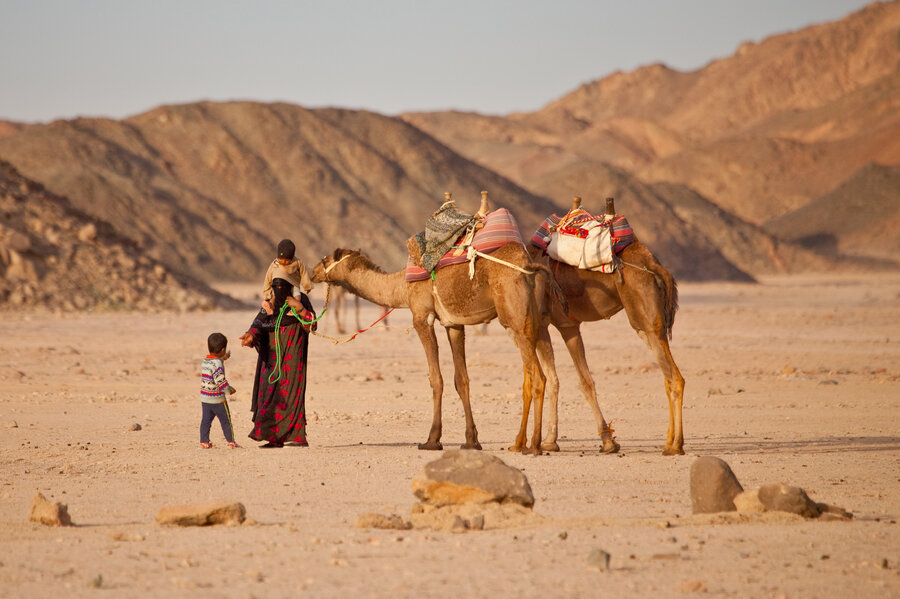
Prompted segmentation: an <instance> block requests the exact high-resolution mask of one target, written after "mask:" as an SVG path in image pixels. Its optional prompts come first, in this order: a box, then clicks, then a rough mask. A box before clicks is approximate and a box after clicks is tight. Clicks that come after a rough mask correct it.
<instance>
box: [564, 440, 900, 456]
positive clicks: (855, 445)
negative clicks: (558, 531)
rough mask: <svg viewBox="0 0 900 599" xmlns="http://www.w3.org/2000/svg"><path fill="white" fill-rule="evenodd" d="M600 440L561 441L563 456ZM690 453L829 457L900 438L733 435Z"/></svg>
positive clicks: (641, 447) (645, 448) (641, 444)
mask: <svg viewBox="0 0 900 599" xmlns="http://www.w3.org/2000/svg"><path fill="white" fill-rule="evenodd" d="M619 442H620V443H621V444H622V449H621V453H641V454H642V453H648V454H657V453H659V452H660V451H661V450H662V445H661V444H660V443H659V440H658V439H655V438H652V439H651V438H645V439H628V438H624V439H623V438H619ZM599 444H600V440H599V439H597V438H583V439H560V440H559V447H560V451H559V453H560V454H580V453H585V452H587V451H591V452H593V451H596V450H598V448H599ZM686 450H687V453H689V454H698V453H701V454H756V455H758V454H775V453H783V452H792V453H802V454H828V453H848V452H874V451H898V450H900V437H892V436H872V437H836V436H835V437H821V438H818V439H800V440H796V441H782V440H778V439H765V438H763V439H760V438H758V437H746V436H743V435H740V436H739V435H730V436H726V437H717V438H715V439H691V440H690V443H689V444H688V445H687V446H686Z"/></svg>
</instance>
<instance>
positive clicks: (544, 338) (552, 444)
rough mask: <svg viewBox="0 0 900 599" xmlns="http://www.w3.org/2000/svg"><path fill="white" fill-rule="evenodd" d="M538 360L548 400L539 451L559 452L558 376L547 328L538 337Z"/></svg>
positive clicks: (523, 425)
mask: <svg viewBox="0 0 900 599" xmlns="http://www.w3.org/2000/svg"><path fill="white" fill-rule="evenodd" d="M535 349H536V350H537V356H538V360H539V361H540V364H541V370H543V371H544V376H546V377H547V386H546V396H547V397H548V398H549V400H550V401H549V407H550V415H549V417H548V419H547V420H548V423H547V424H548V426H547V439H546V440H544V442H543V443H541V449H542V450H544V451H559V445H558V444H557V442H556V438H557V421H558V418H557V407H558V405H557V404H558V403H559V376H558V375H557V372H556V359H555V357H554V355H553V344H552V343H551V341H550V332H549V330H547V327H543V330H542V331H541V333H540V335H539V336H538V341H537V345H536V346H535ZM527 424H528V423H527V419H526V421H525V422H523V423H522V429H521V431H520V433H521V434H523V435H524V432H525V427H526V426H527Z"/></svg>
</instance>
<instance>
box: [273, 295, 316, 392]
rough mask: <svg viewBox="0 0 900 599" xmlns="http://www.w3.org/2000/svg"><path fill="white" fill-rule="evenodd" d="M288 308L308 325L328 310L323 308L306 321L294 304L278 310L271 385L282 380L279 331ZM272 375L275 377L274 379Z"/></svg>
mask: <svg viewBox="0 0 900 599" xmlns="http://www.w3.org/2000/svg"><path fill="white" fill-rule="evenodd" d="M288 308H290V309H291V313H292V314H293V315H294V318H296V319H297V320H298V321H300V322H301V323H302V324H304V325H307V326H309V325H311V324H314V323H316V322H318V321H319V319H320V318H322V316H324V315H325V312H326V310H327V307H326V308H323V309H322V313H321V314H319V315H318V316H317V317H315V318H314V319H312V320H310V321H306V320H303V319H302V318H300V315H299V314H297V310H295V309H294V308H293V307H292V306H288V305H287V303H284V304H281V310H280V311H279V312H278V318H276V319H275V370H274V371H273V372H271V373H270V374H269V384H270V385H271V384H273V383H277V382H278V381H279V380H281V339H280V333H279V331H280V330H281V319H282V318H284V313H285V311H287V309H288ZM276 375H277V376H276ZM272 377H275V378H274V379H273V378H272Z"/></svg>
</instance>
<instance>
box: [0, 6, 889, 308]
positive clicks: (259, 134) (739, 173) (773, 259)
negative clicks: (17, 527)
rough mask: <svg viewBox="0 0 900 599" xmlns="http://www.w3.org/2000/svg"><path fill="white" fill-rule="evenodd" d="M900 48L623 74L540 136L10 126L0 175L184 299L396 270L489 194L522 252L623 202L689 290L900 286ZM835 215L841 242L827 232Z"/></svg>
mask: <svg viewBox="0 0 900 599" xmlns="http://www.w3.org/2000/svg"><path fill="white" fill-rule="evenodd" d="M898 45H900V2H894V3H876V4H873V5H871V6H869V7H867V8H865V9H863V10H861V11H858V12H857V13H854V14H852V15H850V16H848V17H847V18H845V19H843V20H841V21H837V22H835V23H827V24H824V25H819V26H816V27H810V28H806V29H803V30H801V31H798V32H793V33H786V34H783V35H779V36H774V37H772V38H769V39H767V40H764V41H763V42H761V43H758V44H754V43H748V44H745V45H743V46H741V48H739V49H738V51H737V52H736V53H735V54H734V56H731V57H728V58H725V59H721V60H716V61H714V62H712V63H710V64H709V65H707V66H706V67H704V68H702V69H699V70H697V71H694V72H691V73H680V72H677V71H674V70H672V69H669V68H667V67H665V66H663V65H651V66H648V67H644V68H641V69H637V70H635V71H633V72H631V73H616V74H613V75H610V76H609V77H604V78H603V79H600V80H597V81H594V82H591V83H587V84H585V85H583V86H581V87H580V88H579V89H577V90H575V91H573V92H571V93H570V94H567V95H565V96H563V97H561V98H560V99H559V100H557V101H555V102H553V103H551V104H550V105H548V106H547V107H545V108H544V109H542V110H539V111H537V112H534V113H530V114H514V115H509V116H506V117H501V116H485V115H479V114H472V113H456V112H438V113H415V114H407V115H402V116H401V117H397V118H394V117H388V116H383V115H379V114H375V113H371V112H366V111H355V110H342V109H333V108H329V109H314V110H312V109H306V108H303V107H301V106H296V105H290V104H284V103H273V104H264V103H257V102H224V103H215V102H199V103H194V104H186V105H180V106H161V107H158V108H155V109H153V110H150V111H148V112H146V113H143V114H139V115H136V116H134V117H130V118H128V119H123V120H112V119H102V118H78V119H73V120H60V121H55V122H52V123H49V124H29V125H24V124H19V123H10V122H6V121H0V159H3V160H7V161H8V162H9V163H11V164H12V165H14V166H15V168H16V169H18V171H19V172H21V173H22V175H23V176H25V177H28V178H29V179H31V180H33V181H34V182H39V183H34V185H38V186H41V185H42V186H44V187H46V191H45V192H44V191H42V193H47V194H49V195H51V196H52V194H57V195H58V196H65V197H66V198H67V199H68V201H69V202H71V205H72V206H73V207H74V208H75V209H77V210H78V211H81V212H82V213H84V215H87V216H90V217H91V218H94V219H97V221H98V222H99V221H102V222H103V223H108V226H109V227H110V230H111V231H114V232H115V234H116V235H119V236H120V238H121V239H122V240H127V243H130V244H132V247H131V250H130V251H131V253H132V255H133V256H142V257H143V259H144V260H146V261H149V262H153V263H154V264H156V265H158V266H159V267H160V268H164V269H165V270H166V272H167V273H169V275H170V276H174V275H175V274H178V275H179V276H181V277H183V279H182V280H183V281H191V280H201V281H205V282H206V283H209V282H211V281H214V280H215V281H228V280H240V281H253V280H258V279H260V278H261V276H262V272H263V268H264V266H265V264H267V263H268V262H269V261H270V260H271V259H272V257H273V254H274V247H275V244H276V243H277V241H278V240H279V239H281V238H284V237H288V238H291V239H293V240H294V241H295V242H296V244H297V247H298V256H299V257H300V258H301V259H302V260H303V261H304V262H306V263H307V265H309V266H311V265H312V264H314V263H315V262H316V261H317V260H318V259H319V258H320V257H321V256H322V255H324V254H326V253H329V252H331V251H332V250H333V249H335V248H336V247H359V248H361V249H363V250H364V251H366V253H367V254H369V255H370V256H372V258H373V259H374V260H375V261H376V262H377V263H378V264H379V265H380V266H382V267H384V268H385V269H386V270H394V269H400V268H402V267H403V265H404V264H405V262H406V248H405V244H404V241H405V240H406V238H407V237H409V236H410V235H413V234H415V233H416V232H418V231H421V230H422V228H423V227H424V222H425V219H426V218H427V217H428V216H429V215H430V214H431V212H433V211H434V210H435V209H436V208H437V207H438V206H439V205H440V203H441V201H442V200H443V193H444V192H445V191H451V192H453V194H454V199H455V200H456V201H457V205H458V207H459V208H460V209H461V210H463V211H470V212H474V211H475V210H476V209H477V207H478V197H479V192H480V191H481V190H482V189H487V190H488V191H489V192H490V198H491V201H492V204H493V205H494V206H503V207H506V208H509V209H510V210H511V211H512V213H513V214H514V215H515V217H516V218H517V220H518V224H519V226H520V229H521V230H522V233H523V236H524V237H526V238H527V237H529V236H530V235H531V233H532V232H533V231H534V229H535V228H536V227H537V225H538V224H539V223H540V222H541V221H542V220H543V218H544V217H546V216H547V215H549V214H551V213H563V212H565V211H566V210H567V208H568V207H569V206H570V204H571V198H572V196H574V195H578V196H581V197H582V198H583V199H584V206H585V208H587V209H588V210H591V211H594V212H600V211H602V210H603V207H604V199H605V198H606V197H608V196H612V197H615V198H616V206H617V208H618V210H619V212H620V213H622V214H625V215H626V216H627V217H628V218H629V221H630V222H631V224H632V226H633V227H634V228H635V231H636V233H637V236H638V237H639V238H640V239H641V240H642V241H644V242H645V243H646V244H647V245H648V246H649V247H650V248H651V249H652V250H653V251H654V252H655V253H656V254H657V255H658V257H659V258H660V260H661V261H662V262H663V264H664V265H665V266H666V267H668V268H669V269H670V270H671V271H672V272H673V273H674V274H675V276H676V277H677V278H679V279H682V280H712V279H719V280H732V281H750V280H753V278H754V277H757V276H759V275H765V274H777V273H799V272H810V271H814V272H822V271H828V270H835V269H846V268H857V269H858V268H862V269H880V268H896V267H898V262H897V252H896V240H897V239H898V238H900V231H898V230H897V228H898V218H897V216H896V214H897V211H898V208H897V202H896V201H895V198H897V197H900V189H898V186H900V182H898V181H897V177H896V176H895V175H893V174H891V173H892V172H893V171H891V170H890V169H892V168H894V167H897V166H900V100H898V98H900V46H898ZM884 169H888V170H884ZM30 185H31V184H30ZM871 194H874V195H871ZM838 198H840V199H838ZM847 205H853V206H854V207H855V209H854V210H853V211H852V223H853V226H852V227H842V226H837V225H834V223H833V222H831V221H830V220H829V219H830V218H831V211H832V210H839V207H840V206H847ZM49 214H50V213H49V212H48V213H46V215H49ZM848 217H849V216H848ZM34 218H38V219H40V218H42V215H36V216H35V217H34ZM43 226H44V227H46V226H47V224H44V225H43ZM45 267H46V269H47V271H48V273H49V270H52V269H53V268H63V266H62V265H60V264H57V265H56V266H54V264H52V263H50V262H47V263H46V264H45ZM48 276H49V275H48ZM63 278H64V277H63ZM89 295H90V294H87V296H89ZM3 297H5V298H7V299H6V300H5V301H7V302H9V301H12V300H17V298H19V297H20V296H19V295H17V292H16V291H15V290H13V289H12V288H11V287H10V288H9V289H8V292H7V294H6V295H5V296H3ZM29 297H32V296H29ZM3 301H4V300H2V299H0V303H2V302H3ZM17 301H18V300H17ZM85 301H87V300H85ZM95 301H100V300H99V299H97V300H95ZM166 301H168V300H166ZM211 301H212V300H211ZM215 301H218V300H215ZM81 303H84V302H81ZM107 303H108V304H109V305H123V304H124V303H126V302H122V301H121V300H112V299H109V300H107ZM164 303H165V302H164ZM166 305H171V303H169V304H166ZM76 307H77V306H76Z"/></svg>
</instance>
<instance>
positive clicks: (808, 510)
mask: <svg viewBox="0 0 900 599" xmlns="http://www.w3.org/2000/svg"><path fill="white" fill-rule="evenodd" d="M757 495H758V496H759V501H760V503H762V504H763V505H764V506H765V508H766V511H769V512H772V511H778V512H790V513H791V514H798V515H800V516H803V517H804V518H817V517H818V516H819V514H821V513H822V510H821V509H819V506H818V505H817V504H816V502H815V501H813V500H812V499H810V498H809V495H807V494H806V491H804V490H803V489H801V488H800V487H792V486H791V485H786V484H784V483H777V484H774V485H763V486H762V487H760V488H759V491H758V492H757Z"/></svg>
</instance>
